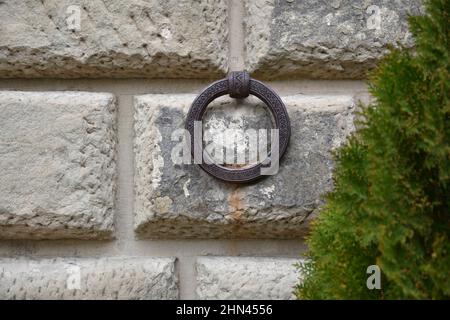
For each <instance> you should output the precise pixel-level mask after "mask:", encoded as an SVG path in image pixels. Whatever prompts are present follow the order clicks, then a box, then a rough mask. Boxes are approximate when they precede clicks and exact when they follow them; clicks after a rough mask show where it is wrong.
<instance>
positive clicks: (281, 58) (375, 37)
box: [244, 0, 423, 79]
mask: <svg viewBox="0 0 450 320" xmlns="http://www.w3.org/2000/svg"><path fill="white" fill-rule="evenodd" d="M245 11H246V13H245V19H244V21H245V30H246V31H245V32H246V40H245V43H246V59H247V60H246V67H247V70H249V71H250V72H252V73H253V75H254V76H256V77H263V78H284V77H285V78H287V77H293V76H294V77H305V78H322V79H335V78H339V79H346V78H350V79H361V78H365V77H366V75H367V71H368V70H371V69H373V68H374V67H375V65H376V64H377V62H378V61H379V60H380V58H381V57H383V55H385V54H386V52H387V48H388V44H393V45H396V44H397V43H400V44H402V45H405V46H411V45H413V39H412V37H411V34H410V32H409V31H408V23H407V16H408V15H418V14H421V12H422V11H423V9H422V7H421V1H420V0H400V1H391V0H371V1H360V0H332V1H331V0H330V1H317V0H302V1H276V0H247V1H245Z"/></svg>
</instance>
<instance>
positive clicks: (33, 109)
mask: <svg viewBox="0 0 450 320" xmlns="http://www.w3.org/2000/svg"><path fill="white" fill-rule="evenodd" d="M115 122H116V100H115V98H114V96H113V95H112V94H107V93H87V92H19V91H2V92H0V172H1V174H0V238H1V239H57V238H84V239H87V238H97V239H102V238H110V237H111V233H112V231H113V222H114V197H115V190H116V185H115V183H116V163H115V161H116V160H115V159H116V151H115V150H116V139H117V137H116V128H115V126H116V125H115Z"/></svg>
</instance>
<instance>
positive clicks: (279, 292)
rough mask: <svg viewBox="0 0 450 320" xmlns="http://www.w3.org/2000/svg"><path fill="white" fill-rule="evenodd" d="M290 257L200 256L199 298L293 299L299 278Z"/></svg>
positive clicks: (198, 268) (198, 274) (198, 263)
mask: <svg viewBox="0 0 450 320" xmlns="http://www.w3.org/2000/svg"><path fill="white" fill-rule="evenodd" d="M298 262H299V260H296V259H288V258H243V257H236V258H235V257H201V258H198V259H197V265H196V270H197V290H196V292H197V297H198V298H199V299H203V300H206V299H211V300H222V299H226V300H228V299H232V300H239V299H246V300H247V299H248V300H288V299H294V294H293V291H294V287H295V285H296V284H297V283H298V281H299V279H300V275H299V272H298V270H297V269H296V268H295V266H294V264H296V263H298Z"/></svg>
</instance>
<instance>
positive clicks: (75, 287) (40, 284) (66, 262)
mask: <svg viewBox="0 0 450 320" xmlns="http://www.w3.org/2000/svg"><path fill="white" fill-rule="evenodd" d="M177 298H178V280H177V276H176V275H175V260H174V259H173V258H134V257H132V258H101V259H88V258H85V259H84V258H83V259H68V258H65V259H61V258H57V259H43V260H26V259H12V258H4V259H0V299H18V300H23V299H30V300H31V299H44V300H47V299H52V300H53V299H58V300H59V299H177Z"/></svg>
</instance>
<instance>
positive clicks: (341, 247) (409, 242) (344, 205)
mask: <svg viewBox="0 0 450 320" xmlns="http://www.w3.org/2000/svg"><path fill="white" fill-rule="evenodd" d="M425 6H426V9H427V14H426V15H425V16H419V17H411V18H410V20H409V24H410V30H411V32H412V33H413V35H414V39H415V43H416V45H415V47H414V48H413V49H406V48H400V49H392V50H391V53H390V54H389V55H388V56H387V57H386V58H385V59H384V60H383V61H382V63H381V64H380V66H379V68H378V70H377V71H376V72H375V73H374V74H373V75H372V77H371V78H370V85H369V89H370V92H371V94H372V96H373V97H374V98H375V101H374V102H373V103H372V104H371V105H369V106H367V107H364V108H363V111H362V113H361V115H362V119H363V120H362V122H361V123H360V125H359V128H360V129H358V130H357V131H356V132H355V133H354V134H353V135H352V137H350V138H349V140H348V142H347V143H346V145H345V146H343V147H342V148H340V149H339V150H338V152H337V154H336V157H335V158H336V167H335V171H334V180H335V188H334V191H333V192H331V193H330V194H329V195H328V196H327V204H326V205H325V206H324V208H323V209H322V211H321V214H320V215H319V217H318V218H317V220H316V221H315V223H314V224H313V228H312V234H311V236H310V238H309V239H308V243H309V248H310V250H309V253H308V258H309V260H308V262H307V263H306V264H303V265H300V266H299V268H300V269H301V271H302V272H303V273H305V279H304V281H303V282H302V283H301V284H299V285H298V287H297V291H296V292H297V296H298V298H300V299H445V298H447V299H448V298H450V212H449V209H450V100H449V96H450V76H449V75H450V64H449V62H450V57H449V55H450V19H449V14H450V0H428V1H426V2H425ZM374 264H376V265H378V266H379V267H380V268H381V272H382V281H381V287H382V289H381V290H376V289H375V290H369V289H368V288H367V287H366V280H367V278H368V277H369V275H368V274H367V273H366V269H367V267H368V266H370V265H374Z"/></svg>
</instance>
